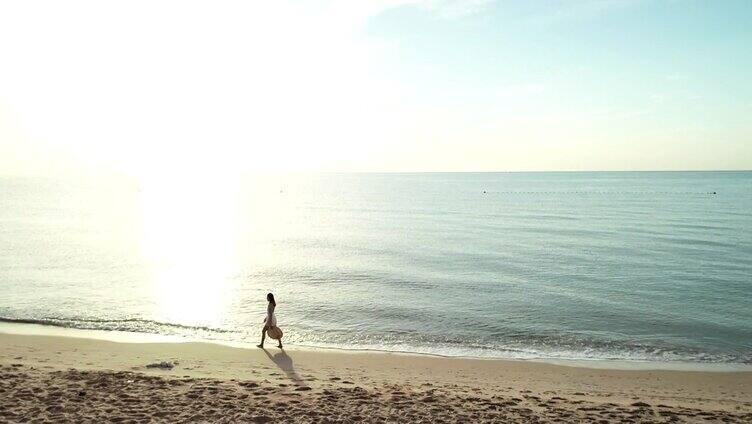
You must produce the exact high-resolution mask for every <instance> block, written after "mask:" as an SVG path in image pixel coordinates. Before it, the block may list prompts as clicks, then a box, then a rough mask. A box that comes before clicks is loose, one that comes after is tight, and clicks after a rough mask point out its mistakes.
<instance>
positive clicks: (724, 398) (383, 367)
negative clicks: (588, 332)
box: [0, 334, 752, 423]
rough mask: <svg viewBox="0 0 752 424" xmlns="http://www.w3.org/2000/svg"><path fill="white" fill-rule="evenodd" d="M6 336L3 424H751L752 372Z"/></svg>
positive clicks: (1, 367) (0, 393)
mask: <svg viewBox="0 0 752 424" xmlns="http://www.w3.org/2000/svg"><path fill="white" fill-rule="evenodd" d="M272 346H273V344H269V347H268V348H267V349H265V350H261V349H245V348H235V347H228V346H222V345H217V344H210V343H117V342H112V341H105V340H96V339H86V338H73V337H58V336H39V335H18V334H0V352H1V354H0V422H322V423H323V422H361V421H364V422H468V421H473V422H552V423H553V422H560V423H561V422H596V423H606V422H633V423H641V422H739V423H742V422H746V423H749V422H752V372H705V371H668V370H652V371H651V370H613V369H607V370H606V369H593V368H584V367H571V366H562V365H553V364H546V363H538V362H529V361H504V360H479V359H460V358H440V357H430V356H420V355H402V354H389V353H375V352H369V353H362V352H340V351H316V350H305V349H290V350H287V349H286V350H284V351H282V350H279V349H277V348H276V347H272Z"/></svg>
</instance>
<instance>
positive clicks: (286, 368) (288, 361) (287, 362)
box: [262, 349, 305, 386]
mask: <svg viewBox="0 0 752 424" xmlns="http://www.w3.org/2000/svg"><path fill="white" fill-rule="evenodd" d="M262 350H263V351H264V353H266V356H268V357H269V359H271V360H272V362H274V363H275V364H276V365H277V366H278V367H279V369H281V370H282V372H284V373H285V375H287V378H289V379H290V380H292V382H293V383H295V384H296V385H298V386H303V385H305V383H304V382H303V379H302V378H300V376H299V375H298V373H297V372H295V367H294V366H293V364H292V358H290V355H288V354H287V353H285V351H284V350H282V351H280V352H277V353H275V354H274V355H272V354H271V353H269V351H268V350H266V349H262Z"/></svg>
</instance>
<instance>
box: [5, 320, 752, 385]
mask: <svg viewBox="0 0 752 424" xmlns="http://www.w3.org/2000/svg"><path fill="white" fill-rule="evenodd" d="M1 334H16V335H40V336H55V337H72V338H83V339H94V340H104V341H112V342H117V343H208V344H216V345H220V346H228V347H235V348H241V349H256V346H255V345H254V344H253V343H245V342H233V341H226V340H217V339H201V338H188V337H184V336H169V335H162V334H154V333H138V332H129V331H119V330H94V329H81V328H72V327H63V326H56V325H45V324H39V323H20V322H8V321H0V335H1ZM285 345H286V346H290V347H292V348H294V349H297V350H308V351H320V352H343V353H352V354H359V353H363V354H394V355H407V356H416V357H433V358H445V359H458V360H464V359H471V360H479V361H511V362H517V361H519V362H532V363H542V364H551V365H560V366H566V367H577V368H587V369H596V370H634V371H638V370H643V371H658V370H665V371H694V372H731V373H733V372H752V364H738V363H718V362H707V363H703V362H685V361H663V362H662V361H649V360H626V359H585V358H581V359H570V358H504V357H483V356H459V355H457V356H454V355H442V354H438V353H424V352H413V351H398V350H382V349H370V348H353V347H332V346H314V345H298V344H287V343H286V344H285Z"/></svg>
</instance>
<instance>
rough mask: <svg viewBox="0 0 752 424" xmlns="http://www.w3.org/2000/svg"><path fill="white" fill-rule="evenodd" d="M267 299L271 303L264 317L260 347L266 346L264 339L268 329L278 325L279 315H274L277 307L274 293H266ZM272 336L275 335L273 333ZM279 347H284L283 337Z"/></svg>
mask: <svg viewBox="0 0 752 424" xmlns="http://www.w3.org/2000/svg"><path fill="white" fill-rule="evenodd" d="M266 300H268V301H269V304H268V305H267V306H266V318H264V328H263V329H262V330H261V344H259V345H258V347H260V348H262V349H263V348H264V339H266V332H267V330H269V329H271V328H272V327H277V317H276V316H275V315H274V308H276V307H277V302H275V301H274V295H273V294H271V293H269V294H267V295H266ZM271 337H274V336H273V335H272V336H271ZM277 347H278V348H280V349H282V338H280V339H279V345H278V346H277Z"/></svg>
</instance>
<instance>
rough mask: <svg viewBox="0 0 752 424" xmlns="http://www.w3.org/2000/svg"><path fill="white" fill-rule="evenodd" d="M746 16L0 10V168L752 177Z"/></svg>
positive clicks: (519, 8)
mask: <svg viewBox="0 0 752 424" xmlns="http://www.w3.org/2000/svg"><path fill="white" fill-rule="evenodd" d="M750 22H752V2H750V1H747V0H741V1H731V0H729V1H725V0H723V1H721V0H708V1H699V0H698V1H695V0H568V1H565V0H530V1H511V0H501V1H486V0H455V1H449V0H429V1H418V0H387V1H365V0H364V1H324V0H319V1H307V2H304V1H292V2H287V1H274V2H253V1H191V0H179V1H161V0H150V1H139V0H135V1H128V2H112V1H102V0H95V1H78V0H72V1H66V2H60V1H37V0H23V1H22V0H17V1H0V175H60V174H65V173H75V172H84V171H85V172H99V171H107V172H116V173H123V174H127V175H136V176H142V177H149V176H158V175H161V174H164V173H166V172H168V173H172V174H174V175H181V174H220V173H228V172H255V171H267V170H271V171H335V172H349V171H354V172H423V171H578V170H726V169H745V170H749V169H752V125H750V122H752V120H751V119H750V118H749V117H750V116H751V115H752V82H751V81H750V75H752V25H750Z"/></svg>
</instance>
